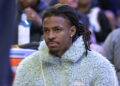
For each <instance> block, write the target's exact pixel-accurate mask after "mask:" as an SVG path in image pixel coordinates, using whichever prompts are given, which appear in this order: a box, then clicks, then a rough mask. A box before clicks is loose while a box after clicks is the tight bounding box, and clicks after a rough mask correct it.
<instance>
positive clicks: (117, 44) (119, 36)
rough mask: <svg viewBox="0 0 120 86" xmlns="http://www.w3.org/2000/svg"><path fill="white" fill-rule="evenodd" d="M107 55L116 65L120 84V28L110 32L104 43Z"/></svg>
mask: <svg viewBox="0 0 120 86" xmlns="http://www.w3.org/2000/svg"><path fill="white" fill-rule="evenodd" d="M103 48H104V52H105V55H106V57H107V59H108V60H110V62H111V63H112V64H113V65H114V66H115V68H116V71H117V76H118V79H119V85H120V29H117V30H114V31H113V32H112V33H110V34H109V35H108V37H107V39H106V40H105V43H104V45H103Z"/></svg>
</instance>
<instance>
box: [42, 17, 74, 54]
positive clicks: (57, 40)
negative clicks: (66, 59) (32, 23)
mask: <svg viewBox="0 0 120 86" xmlns="http://www.w3.org/2000/svg"><path fill="white" fill-rule="evenodd" d="M74 30H75V31H76V29H75V28H72V26H71V25H70V22H69V21H68V20H67V19H65V18H63V17H61V16H51V17H46V18H45V19H44V20H43V33H44V37H45V41H46V44H47V46H48V48H49V51H50V53H52V54H55V55H58V56H61V55H62V54H63V53H64V52H65V51H66V50H67V49H68V48H69V47H70V45H71V44H72V38H71V37H70V36H71V35H74V34H75V31H74Z"/></svg>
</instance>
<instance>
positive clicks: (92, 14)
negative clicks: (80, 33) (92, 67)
mask: <svg viewBox="0 0 120 86" xmlns="http://www.w3.org/2000/svg"><path fill="white" fill-rule="evenodd" d="M78 1H79V5H78V9H79V10H80V11H81V12H82V13H84V14H86V15H87V16H88V18H89V21H90V25H91V26H92V29H93V31H94V33H95V36H96V40H97V43H98V44H101V43H103V42H104V40H105V38H106V37H107V35H108V34H109V33H110V32H111V30H112V29H111V26H110V23H109V21H108V19H107V17H106V16H105V14H104V12H103V11H102V10H101V9H100V8H99V7H97V6H95V7H92V1H93V0H78Z"/></svg>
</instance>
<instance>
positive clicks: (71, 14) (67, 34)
mask: <svg viewBox="0 0 120 86" xmlns="http://www.w3.org/2000/svg"><path fill="white" fill-rule="evenodd" d="M42 21H43V33H44V37H45V41H42V42H41V44H40V47H39V51H37V52H36V53H34V54H33V55H31V56H29V57H27V58H25V59H24V60H23V61H22V62H21V63H20V65H19V67H18V69H17V72H16V78H15V82H14V86H30V85H32V86H118V82H117V78H116V74H115V70H114V68H113V66H112V65H111V64H110V62H109V61H107V59H105V58H104V57H102V56H101V55H100V54H98V53H97V52H94V51H90V48H89V47H90V45H89V40H90V32H89V31H88V29H85V28H84V25H83V24H82V23H80V22H79V19H78V16H77V15H76V12H75V10H74V9H73V8H71V7H70V6H68V5H66V4H65V5H64V4H57V5H55V6H54V7H52V8H49V9H48V10H46V11H45V12H44V14H43V17H42Z"/></svg>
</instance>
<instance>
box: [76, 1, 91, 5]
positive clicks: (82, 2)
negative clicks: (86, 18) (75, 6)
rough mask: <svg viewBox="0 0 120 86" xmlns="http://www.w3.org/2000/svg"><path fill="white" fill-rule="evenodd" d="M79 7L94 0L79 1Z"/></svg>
mask: <svg viewBox="0 0 120 86" xmlns="http://www.w3.org/2000/svg"><path fill="white" fill-rule="evenodd" d="M78 2H79V5H87V4H89V3H91V2H92V0H78Z"/></svg>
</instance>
